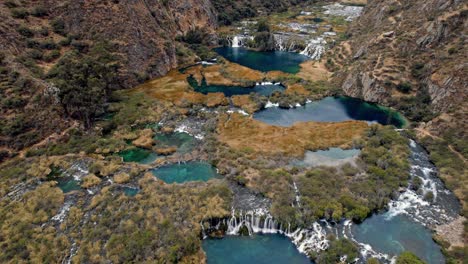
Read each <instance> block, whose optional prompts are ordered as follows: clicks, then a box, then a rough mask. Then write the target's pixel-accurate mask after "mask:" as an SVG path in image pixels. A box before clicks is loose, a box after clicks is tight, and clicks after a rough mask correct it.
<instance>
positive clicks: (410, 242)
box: [352, 214, 445, 264]
mask: <svg viewBox="0 0 468 264" xmlns="http://www.w3.org/2000/svg"><path fill="white" fill-rule="evenodd" d="M352 233H353V235H354V238H355V239H356V240H357V241H359V242H362V243H366V244H369V245H371V246H372V248H373V249H374V250H376V251H378V252H382V253H385V254H389V255H391V256H397V255H399V254H401V253H402V252H403V251H407V250H408V251H411V252H413V253H414V254H416V255H417V256H418V257H420V258H421V259H422V260H424V261H425V262H426V263H428V264H441V263H445V259H444V256H443V255H442V252H441V250H440V247H439V246H438V245H437V244H436V243H435V242H434V241H433V240H432V234H431V231H430V230H429V229H427V228H425V227H424V226H422V225H421V224H419V223H416V222H413V221H411V220H410V219H408V216H405V215H397V216H394V217H392V218H390V219H388V215H387V214H380V215H374V216H372V217H370V218H368V219H366V220H365V221H364V222H363V223H362V224H359V225H353V226H352Z"/></svg>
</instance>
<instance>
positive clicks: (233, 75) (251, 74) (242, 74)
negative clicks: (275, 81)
mask: <svg viewBox="0 0 468 264" xmlns="http://www.w3.org/2000/svg"><path fill="white" fill-rule="evenodd" d="M221 71H222V74H223V76H225V77H226V78H229V79H232V80H238V81H239V82H259V81H261V80H263V78H264V77H265V76H264V74H263V73H262V72H259V71H256V70H252V69H250V68H248V67H245V66H242V65H239V64H236V63H232V62H226V63H225V64H224V65H223V67H222V68H221Z"/></svg>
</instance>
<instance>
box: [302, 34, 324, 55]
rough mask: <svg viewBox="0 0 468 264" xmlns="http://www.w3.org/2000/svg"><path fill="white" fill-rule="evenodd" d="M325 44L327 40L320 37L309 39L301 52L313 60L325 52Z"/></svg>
mask: <svg viewBox="0 0 468 264" xmlns="http://www.w3.org/2000/svg"><path fill="white" fill-rule="evenodd" d="M326 44H327V41H326V40H325V39H324V38H322V37H318V38H315V39H311V40H310V41H309V43H308V44H307V46H306V48H305V49H304V50H303V51H301V54H302V55H305V56H308V57H310V58H311V59H313V60H319V59H320V58H321V57H322V55H323V54H324V53H325V48H326Z"/></svg>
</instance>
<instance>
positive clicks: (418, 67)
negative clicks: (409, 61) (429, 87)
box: [411, 62, 426, 78]
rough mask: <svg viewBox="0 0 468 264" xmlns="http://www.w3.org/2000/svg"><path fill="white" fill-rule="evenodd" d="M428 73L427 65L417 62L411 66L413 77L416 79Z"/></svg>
mask: <svg viewBox="0 0 468 264" xmlns="http://www.w3.org/2000/svg"><path fill="white" fill-rule="evenodd" d="M425 72H426V68H425V64H424V63H423V62H416V63H415V64H413V65H412V66H411V75H413V77H415V78H421V77H423V75H424V73H425Z"/></svg>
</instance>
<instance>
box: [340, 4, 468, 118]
mask: <svg viewBox="0 0 468 264" xmlns="http://www.w3.org/2000/svg"><path fill="white" fill-rule="evenodd" d="M467 14H468V7H467V4H466V2H465V1H460V0H450V1H446V0H416V1H415V0H400V1H396V0H385V1H369V2H368V5H367V6H366V7H365V9H364V12H363V14H362V16H361V17H360V18H359V19H358V20H356V21H355V22H354V23H353V24H352V26H351V28H350V29H349V31H348V35H349V36H350V39H349V41H346V45H348V44H349V45H350V46H351V50H352V55H351V56H348V58H347V59H346V62H345V63H344V65H345V66H346V67H345V68H344V69H343V70H342V71H341V72H340V73H338V74H337V75H336V76H337V77H336V78H335V80H337V82H338V84H339V85H341V87H342V88H343V90H344V92H345V93H346V94H347V95H350V96H354V97H361V98H363V99H365V100H368V101H373V102H379V103H383V104H387V105H395V104H396V102H397V101H398V100H399V99H400V98H405V97H411V96H416V94H417V93H418V92H419V91H421V90H425V91H426V92H427V93H428V94H429V96H430V99H431V108H432V110H434V111H435V112H446V111H448V110H450V109H452V108H454V107H456V106H457V105H458V104H460V103H462V102H464V101H465V102H466V95H467V93H466V91H467V88H468V77H467V76H468V75H467V63H466V62H467V53H466V34H467V33H468V32H467V28H468V19H467ZM403 84H404V85H405V88H409V91H404V92H402V91H401V89H398V88H400V87H402V85H403Z"/></svg>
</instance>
